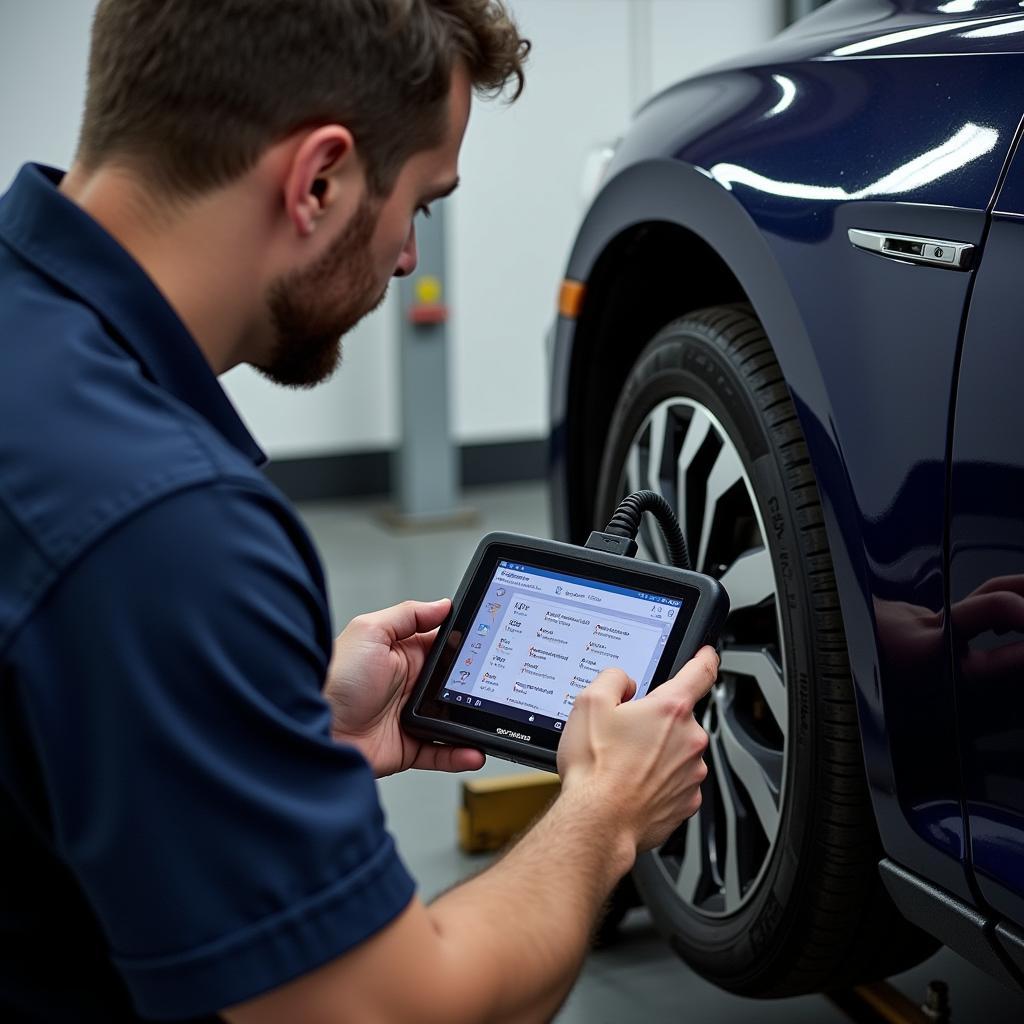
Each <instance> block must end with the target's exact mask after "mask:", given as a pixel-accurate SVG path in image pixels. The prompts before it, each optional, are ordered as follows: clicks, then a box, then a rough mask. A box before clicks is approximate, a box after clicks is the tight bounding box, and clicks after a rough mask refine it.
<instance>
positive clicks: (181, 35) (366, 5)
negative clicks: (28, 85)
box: [77, 0, 530, 197]
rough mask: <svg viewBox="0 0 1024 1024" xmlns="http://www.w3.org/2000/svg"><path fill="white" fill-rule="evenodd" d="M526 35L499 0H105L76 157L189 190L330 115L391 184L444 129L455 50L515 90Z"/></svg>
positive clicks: (493, 90)
mask: <svg viewBox="0 0 1024 1024" xmlns="http://www.w3.org/2000/svg"><path fill="white" fill-rule="evenodd" d="M529 50H530V43H529V41H528V40H526V39H524V38H523V37H522V36H521V35H520V34H519V29H518V27H517V26H516V23H515V21H514V20H513V18H512V16H511V14H510V13H509V11H508V9H507V8H506V6H505V3H504V2H503V0H217V2H216V3H211V2H210V0H100V3H99V5H98V7H97V10H96V16H95V20H94V23H93V33H92V47H91V51H90V57H89V81H88V90H87V95H86V104H85V115H84V118H83V122H82V131H81V136H80V139H79V148H78V155H77V159H78V161H79V163H80V164H81V165H82V166H83V167H85V168H86V169H87V170H90V169H94V168H95V167H97V166H99V165H100V164H102V163H105V162H108V161H116V162H121V163H123V164H126V165H128V166H132V167H135V166H137V167H140V168H144V169H145V171H146V173H147V175H148V176H149V177H150V179H151V180H152V181H153V182H154V184H155V185H156V186H158V187H160V186H162V187H163V189H164V191H165V192H166V193H167V194H168V195H169V196H175V197H188V196H193V195H196V194H199V193H202V192H206V191H209V190H212V189H214V188H217V187H220V186H223V185H225V184H227V183H228V182H230V181H232V180H234V179H236V178H237V177H239V176H241V175H242V174H244V173H245V172H246V171H247V170H249V169H250V168H251V167H252V166H253V165H254V164H255V163H256V161H257V160H258V159H259V157H260V155H261V154H262V153H263V152H264V151H265V150H266V149H267V148H268V147H269V146H270V145H273V144H274V143H275V142H277V141H279V140H281V139H283V138H285V137H286V136H288V135H289V134H291V133H292V132H294V131H296V130H298V129H300V128H302V127H304V126H306V125H310V126H312V125H316V124H327V123H339V124H344V125H345V126H346V127H348V128H349V130H350V131H351V132H352V134H353V136H354V138H355V140H356V146H357V150H358V152H359V154H360V156H361V158H362V160H363V164H364V166H365V168H366V172H367V179H368V182H369V185H370V188H371V189H372V191H373V192H374V193H376V194H377V195H387V194H388V193H389V192H390V191H391V189H392V188H393V186H394V182H395V179H396V178H397V176H398V172H399V170H400V169H401V167H402V165H403V164H404V163H405V162H406V161H407V160H408V159H409V157H410V156H412V155H413V154H414V153H417V152H420V151H421V150H424V149H430V148H432V147H433V146H435V145H438V144H439V143H440V141H441V139H442V138H443V132H444V127H445V115H446V110H447V100H448V94H449V89H450V84H451V74H452V70H453V68H454V66H455V64H456V63H457V62H462V63H464V65H465V67H466V68H467V69H468V72H469V76H470V80H471V82H472V84H473V87H474V89H475V90H476V91H477V92H478V93H479V94H481V95H484V96H496V95H500V94H502V93H504V92H505V91H506V90H507V89H508V90H509V91H510V94H511V99H512V100H515V99H516V98H518V96H519V95H520V93H521V92H522V90H523V85H524V72H523V67H524V63H525V61H526V58H527V55H528V53H529Z"/></svg>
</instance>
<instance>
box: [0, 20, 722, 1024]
mask: <svg viewBox="0 0 1024 1024" xmlns="http://www.w3.org/2000/svg"><path fill="white" fill-rule="evenodd" d="M528 48H529V44H528V43H527V42H526V41H525V40H523V39H522V38H521V37H520V35H519V33H518V30H517V29H516V26H515V24H514V23H513V21H512V20H511V18H510V16H509V15H508V13H507V12H506V10H505V9H504V8H503V6H502V4H501V3H500V2H499V0H287V2H282V0H278V2H273V3H271V2H268V0H223V2H221V3H209V0H163V2H162V3H160V4H154V3H153V2H152V0H101V2H100V4H99V6H98V9H97V13H96V19H95V25H94V30H93V38H92V50H91V57H90V66H89V83H88V96H87V102H86V109H85V115H84V123H83V127H82V132H81V137H80V143H79V149H78V153H77V155H76V158H75V162H74V165H73V166H72V168H71V169H70V171H69V172H68V173H67V174H66V175H62V174H61V172H59V171H55V170H51V169H48V168H44V167H40V166H36V165H27V166H25V167H24V168H22V170H21V171H20V173H19V174H18V176H17V178H16V180H15V182H14V184H13V186H12V187H11V189H10V190H9V192H8V193H7V194H6V195H5V196H4V197H3V199H2V200H0V339H2V340H0V467H2V472H0V564H2V566H3V571H2V574H0V680H2V687H0V702H2V703H0V830H2V835H3V837H4V839H3V845H4V868H5V879H4V885H3V888H2V890H0V1018H2V1019H3V1020H5V1021H21V1020H32V1021H60V1022H72V1021H73V1022H80V1021H103V1022H104V1024H112V1022H120V1021H131V1020H140V1019H157V1020H186V1019H188V1020H196V1019H202V1020H215V1019H223V1020H227V1021H230V1022H232V1024H257V1022H263V1021H303V1022H307V1024H317V1022H335V1021H355V1022H360V1024H365V1022H372V1021H387V1022H401V1021H416V1022H418V1024H431V1022H434V1021H436V1022H438V1024H442V1022H443V1024H457V1022H460V1021H467V1022H468V1021H483V1020H488V1021H501V1020H509V1021H525V1020H541V1019H547V1018H549V1017H550V1016H551V1015H552V1014H553V1013H554V1012H555V1010H556V1009H557V1007H558V1006H559V1005H560V1003H561V1001H562V1000H563V999H564V997H565V995H566V993H567V992H568V990H569V988H570V986H571V984H572V982H573V979H574V977H575V975H576V973H577V971H578V969H579V967H580V964H581V962H582V959H583V956H584V953H585V950H586V947H587V942H588V937H589V935H590V933H591V930H592V928H593V926H594V924H595V920H596V918H597V915H598V913H599V910H600V907H601V904H602V901H604V900H605V899H606V897H607V896H608V894H609V892H610V890H611V888H612V887H613V885H614V884H615V882H616V881H617V880H618V879H619V878H620V877H621V876H622V875H623V874H624V873H625V872H626V871H628V870H629V868H630V866H631V865H632V863H633V861H634V858H635V856H636V853H637V851H638V850H644V849H649V848H651V847H654V846H656V845H658V844H659V843H661V842H662V841H664V840H665V838H666V837H667V836H668V835H669V834H670V833H671V832H672V831H673V830H674V829H675V828H676V827H677V826H678V824H679V823H680V822H681V821H682V820H683V819H684V817H685V816H687V815H689V814H692V813H693V812H694V811H695V810H696V809H697V807H698V806H699V803H700V791H699V784H700V782H701V781H702V780H703V778H704V776H705V774H706V768H705V766H704V763H703V761H702V757H701V755H702V753H703V752H704V750H705V746H706V742H707V737H706V736H705V735H704V733H703V731H702V730H701V728H700V726H699V725H698V724H697V723H696V722H695V720H694V717H693V713H692V711H693V707H694V705H695V703H696V702H697V701H698V700H699V699H700V697H701V696H702V695H703V694H704V693H705V692H706V691H707V690H708V688H709V687H710V686H711V684H712V682H713V681H714V678H715V676H716V672H717V664H718V663H717V657H716V655H715V653H714V651H713V650H711V649H710V648H704V649H703V650H702V651H701V652H700V653H699V654H698V655H697V657H696V658H694V660H693V661H691V662H690V663H689V664H688V665H687V666H686V667H685V668H684V669H683V671H682V672H681V673H680V674H679V675H678V676H677V677H676V678H675V679H673V680H671V681H669V682H668V683H666V684H665V685H664V686H663V687H662V688H661V689H659V690H658V691H656V692H655V693H654V694H653V695H651V696H650V697H648V698H645V699H644V700H643V701H639V702H636V703H635V704H627V703H624V701H626V699H627V698H628V697H629V696H630V695H631V693H632V686H633V684H632V683H631V682H630V681H629V680H628V679H627V678H626V677H625V675H624V674H623V673H621V672H617V671H608V672H605V673H602V674H601V675H600V676H599V677H598V678H597V679H596V680H595V681H594V683H593V684H592V685H591V686H590V687H589V688H588V689H587V690H586V691H585V692H584V693H582V694H581V695H580V698H579V699H578V701H577V703H576V708H575V710H574V712H573V714H572V716H571V717H570V718H569V721H568V725H567V728H566V730H565V735H564V738H563V741H562V749H561V752H560V770H561V775H562V780H563V787H562V793H561V796H560V797H559V798H558V800H557V801H556V802H555V803H554V805H553V806H552V807H551V809H550V810H549V811H548V813H547V814H546V816H544V817H543V818H542V819H541V821H540V822H539V823H538V824H537V825H536V826H535V827H534V828H533V829H532V831H530V832H529V833H528V834H527V835H526V836H525V837H524V838H523V839H522V840H521V841H520V842H519V843H518V844H517V845H516V846H515V847H514V848H513V849H512V850H511V851H510V852H509V853H508V854H507V855H506V856H505V857H504V858H503V859H502V860H500V861H499V862H498V863H497V864H496V865H495V866H493V867H492V868H490V869H489V870H488V871H486V872H484V873H483V874H481V875H480V876H478V877H477V878H474V879H473V880H471V881H469V882H466V883H465V884H463V885H460V886H458V887H457V888H455V889H453V890H452V891H450V892H448V893H446V894H445V895H443V896H441V897H440V898H439V899H437V900H436V901H435V902H433V903H432V904H431V905H429V906H426V905H424V904H423V903H422V902H421V901H420V900H419V899H418V898H417V896H416V895H415V892H414V884H413V881H412V879H411V878H410V876H409V874H408V873H407V871H406V869H405V867H404V866H403V864H402V862H401V860H400V859H399V857H398V855H397V853H396V851H395V848H394V845H393V843H392V840H391V839H390V837H389V836H388V834H387V832H386V831H385V828H384V823H383V817H382V813H381V809H380V806H379V803H378V799H377V793H376V788H375V782H374V777H375V776H376V777H381V776H384V775H388V774H390V773H393V772H398V771H402V770H404V769H407V768H435V769H441V770H446V771H462V770H470V769H475V768H478V767H479V766H480V765H481V764H482V761H483V756H482V754H480V753H479V752H478V751H473V750H459V749H442V748H439V747H433V746H427V747H422V746H420V745H419V744H418V743H417V742H415V741H413V740H412V739H410V738H409V737H407V736H404V735H403V734H402V732H401V731H400V729H399V725H398V711H399V709H400V707H401V705H402V702H403V700H404V698H405V696H406V694H407V691H408V689H409V688H410V686H411V684H412V683H413V681H414V680H415V677H416V675H417V672H418V671H419V668H420V666H421V664H422V661H423V658H424V653H425V651H426V650H427V649H428V647H429V645H430V641H431V635H432V631H433V630H434V629H435V628H436V627H437V625H438V624H439V623H440V622H441V621H442V619H443V618H444V616H445V614H446V612H447V610H448V608H449V604H448V601H447V600H442V601H436V602H433V603H424V602H414V601H410V602H406V603H404V604H401V605H399V606H397V607H394V608H390V609H387V610H385V611H380V612H376V613H373V614H368V615H363V616H360V617H358V618H356V619H355V620H353V621H352V622H351V623H350V624H349V625H348V627H347V628H346V629H345V631H344V632H343V633H342V634H341V635H340V637H338V639H337V640H336V641H333V642H332V639H331V632H330V621H329V612H328V604H327V598H326V595H325V590H324V581H323V574H322V571H321V567H320V564H319V562H318V559H317V556H316V554H315V552H314V549H313V546H312V543H311V541H310V539H309V537H308V536H307V534H306V532H305V530H304V528H303V527H302V525H301V523H300V521H299V520H298V518H297V516H296V514H295V513H294V511H293V510H292V509H291V508H290V507H289V505H288V504H287V503H286V501H285V500H284V498H283V497H282V496H281V495H280V494H279V493H278V492H277V491H276V490H275V489H274V488H273V487H272V486H271V485H270V484H269V483H268V482H267V481H266V480H265V479H264V477H263V474H262V472H261V470H260V468H259V467H260V465H261V464H262V463H263V461H264V457H263V455H262V454H261V452H260V450H259V448H258V447H257V445H256V444H255V442H254V441H253V440H252V438H251V437H250V436H249V434H248V432H247V431H246V428H245V427H244V426H243V424H242V421H241V420H240V419H239V417H238V415H237V414H236V413H235V411H234V409H233V408H232V406H231V404H230V403H229V401H228V399H227V397H226V395H225V394H224V392H223V391H222V390H221V387H220V385H219V384H218V382H217V375H219V374H221V373H223V372H224V371H226V370H228V369H230V368H231V367H233V366H235V365H237V364H239V363H249V364H251V365H253V366H255V367H257V368H259V369H260V370H261V371H262V372H263V373H264V374H266V376H268V377H269V378H271V379H272V380H274V381H276V382H278V383H281V384H284V385H291V386H298V387H305V386H311V385H313V384H316V383H317V382H318V381H321V380H323V379H324V378H325V377H327V376H328V375H329V374H330V373H331V371H332V370H333V369H334V367H335V365H336V363H337V362H338V359H339V352H340V349H339V341H338V339H339V337H340V336H341V335H343V334H344V333H345V332H346V331H348V330H349V329H350V328H351V327H353V326H354V325H355V323H356V322H357V321H358V320H359V319H360V318H361V317H362V316H364V315H365V314H366V313H367V312H369V311H370V310H371V309H372V308H374V307H375V306H376V305H377V304H378V302H379V301H380V299H381V298H382V296H383V293H384V290H385V288H386V285H387V281H388V279H389V277H390V276H391V275H398V276H401V275H404V274H408V273H410V272H411V271H412V270H413V268H414V267H415V264H416V239H415V230H414V227H413V219H414V216H415V214H416V212H417V211H423V212H424V213H426V212H427V208H428V207H429V204H430V203H431V202H432V201H434V200H436V199H438V198H440V197H441V196H444V195H447V194H448V193H450V192H451V191H452V190H453V189H454V188H455V185H456V182H457V161H458V154H459V148H460V145H461V142H462V138H463V134H464V131H465V128H466V123H467V119H468V116H469V110H470V103H471V96H472V94H473V93H474V91H475V92H477V93H482V94H497V93H499V92H501V91H502V90H503V88H504V87H506V86H511V87H512V88H513V90H514V92H515V95H518V92H519V91H521V89H522V85H523V61H524V58H525V56H526V53H527V50H528ZM495 199H496V201H499V200H500V197H495ZM497 241H498V240H496V242H497Z"/></svg>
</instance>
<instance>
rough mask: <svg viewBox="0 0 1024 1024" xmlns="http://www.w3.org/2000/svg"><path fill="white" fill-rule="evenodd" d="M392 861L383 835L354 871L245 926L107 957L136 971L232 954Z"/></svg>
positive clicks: (309, 913) (303, 916) (393, 857)
mask: <svg viewBox="0 0 1024 1024" xmlns="http://www.w3.org/2000/svg"><path fill="white" fill-rule="evenodd" d="M394 862H397V853H396V851H395V846H394V840H393V839H392V838H391V836H390V835H388V834H385V836H384V840H383V841H382V842H381V843H380V845H379V846H378V847H377V849H376V850H375V851H374V852H373V854H372V856H371V857H370V858H369V859H368V860H367V861H366V862H365V863H363V864H361V865H360V866H359V867H358V868H357V869H356V870H355V871H352V872H349V873H348V874H346V875H345V876H344V877H342V878H339V879H335V880H334V881H333V882H330V883H328V884H327V885H325V886H322V887H321V888H320V889H318V890H317V891H316V892H315V893H313V894H312V895H309V896H304V897H302V898H301V899H300V900H298V901H297V902H295V903H292V904H289V905H288V906H286V907H282V908H281V909H280V910H278V911H275V912H274V913H273V914H270V915H268V916H267V917H263V918H261V919H260V920H259V921H257V922H256V923H254V924H251V925H247V926H246V927H244V928H241V929H238V930H236V931H234V932H231V933H230V934H228V935H223V936H220V937H218V938H216V939H213V940H212V941H210V942H206V943H204V944H202V945H200V946H194V947H191V948H189V949H186V950H179V951H177V952H174V953H164V954H161V955H159V956H148V957H135V956H127V955H122V954H119V953H118V952H117V951H116V950H111V959H112V960H113V961H114V962H115V963H116V964H117V965H118V967H119V968H121V969H122V970H124V971H125V972H127V973H132V974H140V973H146V972H149V971H162V970H166V969H168V968H176V969H180V968H187V967H190V966H197V965H201V964H203V963H204V962H206V961H210V960H214V959H220V958H223V957H225V956H231V955H236V954H238V953H239V952H241V951H243V950H245V949H247V948H252V947H253V946H254V945H257V944H258V943H259V941H260V940H265V939H267V938H268V937H270V936H273V935H274V933H275V932H277V931H279V930H281V929H282V928H286V927H289V926H291V925H294V924H299V923H301V922H302V921H308V920H309V919H310V918H312V917H313V916H314V914H315V912H316V911H317V910H318V909H319V908H322V906H323V905H324V904H329V903H332V902H336V901H338V900H339V899H341V898H342V897H344V896H346V895H347V894H348V893H349V892H351V890H353V889H355V888H357V887H363V886H365V885H366V884H367V883H370V882H372V881H373V879H375V878H376V877H377V876H379V875H381V874H383V873H385V872H386V871H387V870H388V869H389V868H390V867H391V865H392V863H394Z"/></svg>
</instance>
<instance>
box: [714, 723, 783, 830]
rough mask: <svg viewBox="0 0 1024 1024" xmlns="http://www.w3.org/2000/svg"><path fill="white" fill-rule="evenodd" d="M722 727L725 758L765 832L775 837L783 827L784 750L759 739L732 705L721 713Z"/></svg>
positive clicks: (720, 725)
mask: <svg viewBox="0 0 1024 1024" xmlns="http://www.w3.org/2000/svg"><path fill="white" fill-rule="evenodd" d="M719 731H720V733H721V744H722V753H723V754H724V757H725V760H726V762H727V763H728V765H729V768H730V769H732V773H733V776H734V777H735V778H736V780H737V781H738V782H739V783H740V785H741V786H742V787H743V788H744V789H745V790H746V791H747V794H748V795H749V796H750V801H751V803H752V804H753V805H754V811H755V812H756V814H757V817H758V820H759V821H760V822H761V828H763V829H764V833H765V835H766V836H768V837H769V838H771V837H772V836H774V835H775V833H776V830H777V829H778V827H779V785H780V783H781V781H782V754H781V752H779V751H775V750H771V749H769V748H768V747H765V746H762V745H761V744H760V743H758V742H757V740H755V739H754V738H753V737H752V736H751V735H750V734H749V733H747V732H746V730H744V729H743V727H742V726H741V725H740V724H739V722H738V721H737V720H736V718H735V716H734V715H733V713H732V711H731V709H723V710H722V712H721V713H720V714H719Z"/></svg>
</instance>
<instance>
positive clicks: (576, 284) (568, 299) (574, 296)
mask: <svg viewBox="0 0 1024 1024" xmlns="http://www.w3.org/2000/svg"><path fill="white" fill-rule="evenodd" d="M586 292H587V286H586V285H585V284H584V283H583V282H582V281H571V280H569V279H568V278H566V280H564V281H563V282H562V290H561V291H560V292H559V293H558V312H559V314H561V315H562V316H564V317H567V318H568V319H569V320H575V319H576V318H577V317H578V316H579V315H580V310H581V309H582V308H583V296H584V295H586Z"/></svg>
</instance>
